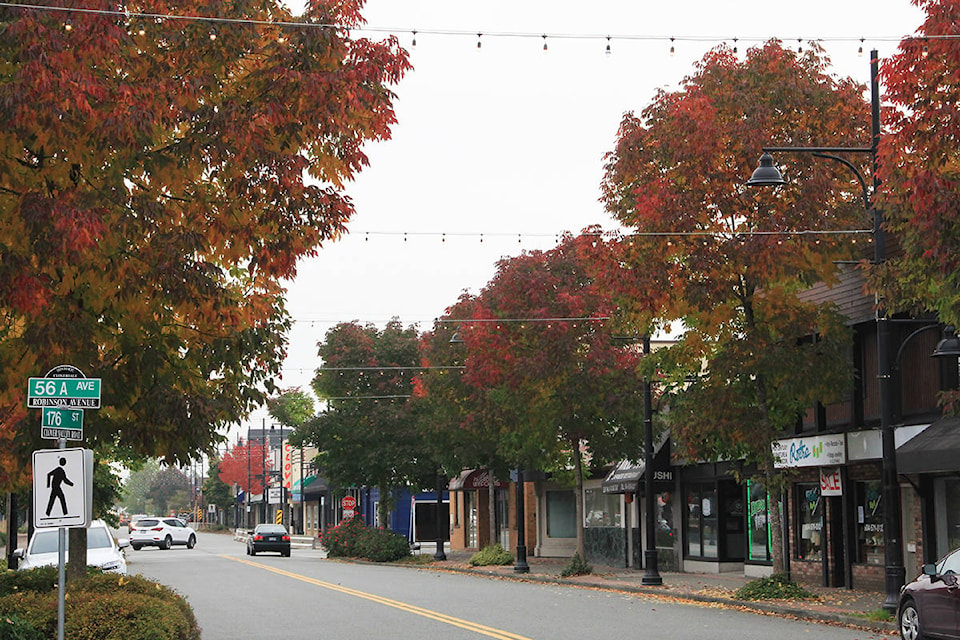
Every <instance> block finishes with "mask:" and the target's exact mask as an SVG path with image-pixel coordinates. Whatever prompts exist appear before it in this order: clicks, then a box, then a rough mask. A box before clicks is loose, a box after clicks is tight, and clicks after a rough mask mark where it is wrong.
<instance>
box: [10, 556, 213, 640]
mask: <svg viewBox="0 0 960 640" xmlns="http://www.w3.org/2000/svg"><path fill="white" fill-rule="evenodd" d="M46 569H47V568H46V567H44V568H41V569H33V570H31V571H21V572H18V573H19V574H21V577H20V578H19V579H11V578H10V576H6V575H5V576H4V577H5V578H7V582H6V584H7V586H8V587H9V591H8V592H6V593H5V594H3V595H2V596H0V620H3V619H5V618H8V617H11V616H12V615H13V614H16V615H17V616H18V618H19V622H20V623H22V626H23V627H24V628H26V627H27V626H28V625H29V627H31V628H33V629H35V630H37V631H39V633H40V635H39V636H37V637H38V638H53V637H56V630H57V596H58V594H57V590H56V588H53V589H50V588H48V586H47V584H46V582H45V580H42V579H37V576H36V575H35V576H31V575H30V574H34V573H36V574H38V575H40V574H42V573H43V572H44V571H45V570H46ZM54 576H56V570H55V568H54ZM28 578H33V580H29V579H28ZM31 584H33V585H37V586H39V587H40V589H41V590H39V591H33V590H31V589H30V588H29V586H30V585H31ZM55 585H56V580H55V579H54V587H55ZM65 606H66V609H65V614H66V615H65V619H64V637H65V638H66V639H67V640H101V639H102V640H107V639H112V638H118V637H121V636H120V635H118V630H121V629H122V637H123V639H124V640H200V628H199V626H198V625H197V620H196V617H195V616H194V614H193V610H192V609H191V608H190V605H189V604H187V602H186V600H184V599H183V598H182V597H181V596H179V595H178V594H177V593H176V592H175V591H173V590H172V589H170V588H168V587H165V586H163V585H160V584H157V583H155V582H151V581H149V580H147V579H145V578H143V577H141V576H119V575H116V574H103V573H100V572H99V571H95V570H94V571H93V572H91V574H90V575H88V576H87V577H86V578H83V579H81V580H77V581H75V582H72V583H70V584H68V585H67V598H66V600H65ZM0 628H2V627H0ZM9 637H10V638H11V640H13V639H17V640H19V638H20V637H19V636H9ZM6 638H7V636H3V635H0V640H5V639H6ZM23 640H33V637H32V636H27V635H24V636H23Z"/></svg>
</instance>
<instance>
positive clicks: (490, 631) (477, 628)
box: [220, 555, 530, 640]
mask: <svg viewBox="0 0 960 640" xmlns="http://www.w3.org/2000/svg"><path fill="white" fill-rule="evenodd" d="M220 557H221V558H226V559H227V560H233V561H235V562H241V563H243V564H246V565H250V566H251V567H256V568H258V569H264V570H266V571H272V572H273V573H276V574H278V575H281V576H285V577H287V578H293V579H294V580H300V581H301V582H306V583H308V584H312V585H315V586H317V587H323V588H324V589H330V590H331V591H339V592H340V593H345V594H347V595H350V596H355V597H357V598H363V599H364V600H370V601H371V602H376V603H378V604H382V605H386V606H388V607H393V608H394V609H400V610H401V611H406V612H408V613H415V614H417V615H418V616H423V617H424V618H430V619H431V620H436V621H438V622H444V623H446V624H449V625H453V626H455V627H460V628H461V629H466V630H467V631H473V632H474V633H479V634H480V635H484V636H488V637H490V638H498V639H499V640H530V638H528V637H527V636H521V635H518V634H516V633H510V632H509V631H501V630H500V629H494V628H493V627H488V626H486V625H482V624H478V623H476V622H470V621H469V620H463V619H462V618H455V617H453V616H448V615H447V614H445V613H440V612H438V611H431V610H430V609H424V608H422V607H417V606H415V605H412V604H407V603H405V602H400V601H399V600H391V599H390V598H384V597H382V596H378V595H374V594H372V593H367V592H366V591H358V590H356V589H350V588H349V587H343V586H340V585H338V584H333V583H332V582H324V581H323V580H316V579H315V578H308V577H307V576H302V575H300V574H298V573H292V572H290V571H284V570H283V569H277V568H276V567H271V566H269V565H265V564H260V563H259V562H252V561H250V560H246V559H244V558H237V557H234V556H228V555H221V556H220Z"/></svg>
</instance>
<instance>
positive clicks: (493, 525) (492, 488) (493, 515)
mask: <svg viewBox="0 0 960 640" xmlns="http://www.w3.org/2000/svg"><path fill="white" fill-rule="evenodd" d="M488 475H489V477H490V484H489V485H488V486H487V513H488V517H489V518H490V539H489V540H487V546H488V547H489V546H492V545H495V544H497V542H499V540H498V539H497V479H496V478H495V477H494V475H493V469H490V470H489V472H488Z"/></svg>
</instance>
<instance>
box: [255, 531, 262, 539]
mask: <svg viewBox="0 0 960 640" xmlns="http://www.w3.org/2000/svg"><path fill="white" fill-rule="evenodd" d="M253 539H254V540H263V536H262V535H260V534H259V533H258V534H257V535H255V536H253Z"/></svg>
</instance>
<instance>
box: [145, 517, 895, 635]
mask: <svg viewBox="0 0 960 640" xmlns="http://www.w3.org/2000/svg"><path fill="white" fill-rule="evenodd" d="M127 558H128V561H129V570H130V573H139V574H142V575H144V576H146V577H148V578H151V579H153V580H156V581H158V582H161V583H163V584H166V585H169V586H170V587H172V588H174V589H176V590H177V591H178V592H179V593H180V594H182V595H184V596H185V597H186V598H187V600H188V601H189V602H190V604H191V605H192V606H193V609H194V611H195V612H196V615H197V619H198V621H199V623H200V626H201V627H202V629H203V638H204V640H227V639H231V640H232V639H236V638H273V637H283V638H304V639H314V638H324V639H328V638H349V639H352V638H374V637H379V638H418V639H430V638H436V639H438V640H439V639H443V640H456V639H460V638H463V639H468V638H484V637H486V638H500V639H510V640H522V639H525V638H530V639H534V638H536V639H545V640H562V639H567V638H569V639H570V640H573V639H577V640H583V639H584V638H604V639H605V640H607V639H609V640H617V639H624V640H626V639H628V638H630V639H633V638H637V637H639V636H644V637H651V636H652V637H664V638H670V639H671V640H685V639H690V640H694V639H696V640H700V639H701V638H704V637H710V638H712V639H715V640H727V639H730V640H734V639H736V640H769V638H771V637H776V638H778V639H779V640H788V639H790V638H835V639H837V640H854V639H857V640H866V639H869V638H881V637H883V636H882V635H877V634H871V633H868V632H865V631H858V630H852V629H845V628H839V627H832V626H826V625H818V624H813V623H807V622H800V621H796V620H787V619H781V618H776V617H768V616H760V615H756V614H751V613H745V612H741V611H734V610H729V609H720V608H708V607H702V606H693V605H682V604H676V603H671V602H661V601H657V600H653V599H649V598H644V597H638V596H635V595H629V594H621V593H615V592H604V591H595V590H586V589H578V588H575V587H567V586H558V585H544V584H531V583H525V582H515V581H512V580H497V579H490V578H482V577H477V576H470V575H461V574H452V573H444V572H435V571H430V570H417V569H412V568H407V567H393V566H378V565H370V564H352V563H346V562H337V561H332V560H325V559H323V557H322V554H321V552H320V551H316V550H311V549H294V550H293V554H292V557H290V558H283V557H280V556H279V555H277V554H267V555H258V556H256V557H250V556H247V555H246V553H245V548H244V545H243V544H241V543H239V542H236V541H234V540H233V538H232V537H231V536H230V535H226V534H213V533H201V534H199V541H198V544H197V547H196V548H195V549H186V548H184V547H174V548H173V549H171V550H169V551H161V550H159V549H156V548H146V549H142V550H140V551H132V550H128V552H127Z"/></svg>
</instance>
